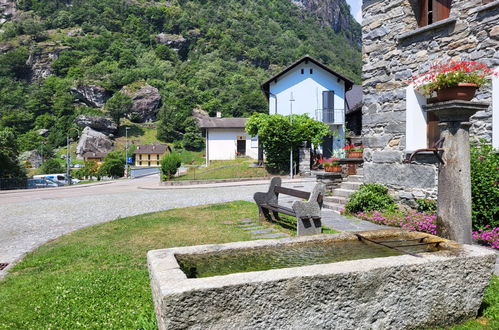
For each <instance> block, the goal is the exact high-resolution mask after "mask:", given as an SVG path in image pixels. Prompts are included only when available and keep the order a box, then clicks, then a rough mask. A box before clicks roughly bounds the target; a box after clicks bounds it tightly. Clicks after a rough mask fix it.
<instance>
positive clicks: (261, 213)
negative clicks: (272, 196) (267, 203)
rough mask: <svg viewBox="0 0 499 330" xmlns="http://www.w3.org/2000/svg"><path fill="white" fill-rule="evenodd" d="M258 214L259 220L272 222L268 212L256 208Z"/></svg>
mask: <svg viewBox="0 0 499 330" xmlns="http://www.w3.org/2000/svg"><path fill="white" fill-rule="evenodd" d="M258 212H259V214H258V215H259V218H260V220H262V221H263V220H266V221H269V222H270V221H272V216H271V215H270V212H269V210H267V209H264V208H261V207H258Z"/></svg>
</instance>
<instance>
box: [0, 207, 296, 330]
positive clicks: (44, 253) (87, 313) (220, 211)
mask: <svg viewBox="0 0 499 330" xmlns="http://www.w3.org/2000/svg"><path fill="white" fill-rule="evenodd" d="M245 218H252V219H255V220H256V219H257V218H258V214H257V208H256V207H255V205H254V203H249V202H232V203H225V204H215V205H208V206H200V207H193V208H188V209H176V210H169V211H165V212H159V213H151V214H145V215H140V216H135V217H130V218H124V219H118V220H115V221H113V222H109V223H106V224H102V225H97V226H93V227H89V228H85V229H82V230H79V231H76V232H74V233H72V234H69V235H65V236H63V237H60V238H59V239H56V240H54V241H52V242H50V243H48V244H46V245H44V246H42V247H40V248H39V249H38V250H36V251H35V252H33V253H30V254H29V255H28V256H27V257H26V258H25V259H24V260H23V261H22V262H21V263H19V264H18V265H16V266H15V267H14V268H13V269H12V270H11V273H10V274H9V275H8V276H7V277H6V278H5V280H4V281H2V282H0V315H2V317H1V319H0V328H8V329H48V328H64V329H73V328H135V329H139V328H140V329H149V328H150V329H153V328H155V327H156V321H155V317H154V312H153V305H152V298H151V293H150V287H149V277H148V272H147V266H146V253H147V251H149V250H153V249H161V248H168V247H175V246H189V245H198V244H212V243H227V242H233V241H244V240H250V239H252V238H251V234H250V233H248V232H245V231H244V230H242V229H241V228H239V227H236V226H235V225H226V224H223V223H222V222H223V221H235V220H239V219H245ZM256 221H257V222H258V220H256ZM263 225H264V226H265V227H274V228H280V227H279V226H278V225H275V224H272V225H271V224H267V223H264V224H263ZM279 231H281V232H287V233H289V234H293V231H291V230H287V229H282V228H280V229H279Z"/></svg>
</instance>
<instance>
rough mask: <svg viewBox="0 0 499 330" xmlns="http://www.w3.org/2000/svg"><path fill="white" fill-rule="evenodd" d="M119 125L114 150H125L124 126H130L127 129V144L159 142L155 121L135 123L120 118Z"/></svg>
mask: <svg viewBox="0 0 499 330" xmlns="http://www.w3.org/2000/svg"><path fill="white" fill-rule="evenodd" d="M120 124H121V126H120V128H119V130H118V134H116V136H117V138H116V139H115V148H114V150H125V142H126V141H125V140H126V138H125V127H130V129H129V130H128V145H129V146H130V145H132V144H133V145H139V144H152V143H154V142H159V141H158V139H157V138H156V133H157V128H156V125H157V123H152V124H136V123H132V122H131V121H129V120H126V119H122V120H121V123H120Z"/></svg>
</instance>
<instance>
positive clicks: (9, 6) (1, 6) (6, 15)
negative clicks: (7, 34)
mask: <svg viewBox="0 0 499 330" xmlns="http://www.w3.org/2000/svg"><path fill="white" fill-rule="evenodd" d="M18 13H19V12H18V10H17V9H16V3H15V1H14V0H0V27H1V26H2V25H3V24H4V23H5V22H7V21H10V20H12V19H14V18H16V17H17V15H18Z"/></svg>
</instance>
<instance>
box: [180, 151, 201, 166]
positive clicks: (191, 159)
mask: <svg viewBox="0 0 499 330" xmlns="http://www.w3.org/2000/svg"><path fill="white" fill-rule="evenodd" d="M178 154H179V156H180V159H181V160H182V164H183V165H204V164H205V163H206V160H205V158H204V155H205V154H204V151H189V150H181V151H180V152H178Z"/></svg>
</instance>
